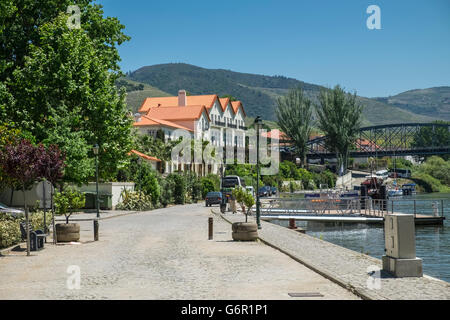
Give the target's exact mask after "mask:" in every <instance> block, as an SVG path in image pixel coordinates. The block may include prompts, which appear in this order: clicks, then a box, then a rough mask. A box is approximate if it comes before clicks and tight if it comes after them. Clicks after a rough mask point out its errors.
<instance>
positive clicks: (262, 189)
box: [258, 187, 269, 197]
mask: <svg viewBox="0 0 450 320" xmlns="http://www.w3.org/2000/svg"><path fill="white" fill-rule="evenodd" d="M258 195H259V196H260V197H268V196H269V193H268V192H267V189H266V187H260V188H259V189H258Z"/></svg>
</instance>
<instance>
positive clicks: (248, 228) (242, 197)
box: [231, 188, 258, 241]
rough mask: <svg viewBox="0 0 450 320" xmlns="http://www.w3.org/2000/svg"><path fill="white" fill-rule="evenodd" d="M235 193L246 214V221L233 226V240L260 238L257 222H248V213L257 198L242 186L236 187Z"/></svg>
mask: <svg viewBox="0 0 450 320" xmlns="http://www.w3.org/2000/svg"><path fill="white" fill-rule="evenodd" d="M233 195H234V197H235V198H236V201H237V202H238V203H239V204H240V206H241V208H242V212H243V213H244V214H245V222H235V223H233V224H232V226H231V227H232V230H233V233H232V237H233V240H235V241H236V240H239V241H255V240H256V239H258V226H257V224H256V223H253V222H248V215H249V213H250V210H251V209H252V206H253V205H254V204H255V199H254V198H253V196H252V194H251V193H249V192H247V191H246V190H244V189H242V188H236V189H234V190H233ZM246 209H247V210H246Z"/></svg>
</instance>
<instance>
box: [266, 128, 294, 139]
mask: <svg viewBox="0 0 450 320" xmlns="http://www.w3.org/2000/svg"><path fill="white" fill-rule="evenodd" d="M275 133H278V138H279V140H290V139H289V137H288V136H287V135H286V133H284V132H283V131H280V130H278V129H272V130H271V131H268V132H263V133H261V135H262V136H264V137H267V138H270V139H273V138H272V136H274V135H275Z"/></svg>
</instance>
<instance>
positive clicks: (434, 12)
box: [97, 0, 450, 97]
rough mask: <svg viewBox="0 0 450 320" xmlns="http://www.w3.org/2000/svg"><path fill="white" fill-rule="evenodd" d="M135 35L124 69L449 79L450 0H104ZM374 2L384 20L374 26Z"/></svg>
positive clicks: (365, 90)
mask: <svg viewBox="0 0 450 320" xmlns="http://www.w3.org/2000/svg"><path fill="white" fill-rule="evenodd" d="M97 2H98V3H100V4H102V5H103V6H104V11H105V15H107V16H115V17H118V18H119V20H120V21H121V22H122V24H124V25H125V26H126V29H125V33H126V34H128V35H129V36H131V37H132V39H131V40H130V41H129V42H127V43H125V44H123V45H122V46H120V48H119V51H120V54H121V57H122V62H121V67H122V69H123V71H130V70H132V71H133V70H136V69H138V68H140V67H142V66H146V65H153V64H160V63H170V62H184V63H189V64H193V65H197V66H200V67H204V68H214V69H228V70H233V71H238V72H248V73H257V74H265V75H283V76H287V77H293V78H296V79H299V80H302V81H306V82H310V83H314V84H320V85H325V86H334V85H336V84H341V85H342V86H344V87H345V88H346V89H347V90H350V91H353V90H356V91H357V93H358V94H359V95H362V96H367V97H376V96H388V95H394V94H397V93H400V92H402V91H406V90H411V89H417V88H428V87H433V86H448V85H450V1H449V0H429V1H418V0H409V1H403V0H395V1H393V0H389V1H380V0H371V1H362V0H354V1H353V0H345V1H344V0H341V1H331V0H330V1H323V0H308V1H303V0H292V1H290V0H289V1H288V0H278V1H275V0H273V1H272V0H270V1H269V0H267V1H266V0H259V1H254V0H240V1H235V0H227V1H216V0H209V1H204V0H192V1H178V0H163V1H155V0H129V1H124V0H98V1H97ZM369 5H378V6H379V7H380V9H381V30H369V29H368V28H367V26H366V20H367V18H368V17H369V16H370V14H368V13H366V8H367V7H368V6H369Z"/></svg>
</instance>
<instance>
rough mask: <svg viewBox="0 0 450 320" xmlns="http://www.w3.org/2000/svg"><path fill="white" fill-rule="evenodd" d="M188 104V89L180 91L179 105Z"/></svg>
mask: <svg viewBox="0 0 450 320" xmlns="http://www.w3.org/2000/svg"><path fill="white" fill-rule="evenodd" d="M186 104H187V99H186V90H180V91H178V106H179V107H185V106H186Z"/></svg>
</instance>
